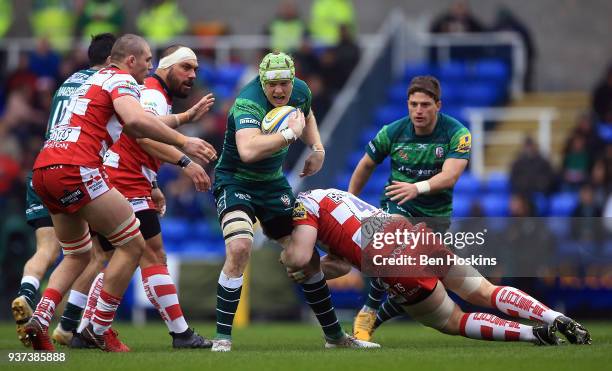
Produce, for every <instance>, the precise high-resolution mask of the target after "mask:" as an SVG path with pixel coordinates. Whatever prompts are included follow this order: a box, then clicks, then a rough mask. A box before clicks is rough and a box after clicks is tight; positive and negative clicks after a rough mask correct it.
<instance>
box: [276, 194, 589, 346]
mask: <svg viewBox="0 0 612 371" xmlns="http://www.w3.org/2000/svg"><path fill="white" fill-rule="evenodd" d="M372 216H381V217H383V216H390V215H389V214H386V213H385V212H384V211H382V210H380V209H377V208H375V207H374V206H372V205H370V204H368V203H366V202H364V201H362V200H360V199H359V198H357V197H355V196H353V195H351V194H350V193H347V192H343V191H339V190H336V189H317V190H314V191H311V192H305V193H300V194H299V196H298V200H297V203H296V206H295V209H294V214H293V220H294V226H295V228H294V230H293V233H292V235H291V243H290V245H289V246H288V247H287V248H286V249H285V250H284V251H283V252H282V254H281V260H282V261H283V263H284V264H285V265H286V266H287V268H288V271H289V272H290V275H291V276H292V277H293V278H294V279H296V280H304V279H308V278H309V277H310V276H311V275H312V273H310V272H309V271H307V270H304V268H305V267H307V266H309V262H310V261H311V260H312V259H314V258H318V254H316V253H314V254H313V251H315V250H314V247H315V243H319V245H320V246H325V247H326V248H327V250H328V251H327V252H328V253H329V255H328V256H327V257H325V258H326V259H323V261H326V263H322V265H323V270H324V271H325V276H326V277H327V278H333V277H339V276H342V275H344V274H346V273H348V272H349V271H350V269H351V268H350V267H351V265H352V266H353V267H355V268H357V269H361V268H362V263H364V261H362V257H363V256H362V253H363V251H362V248H361V226H362V222H363V221H364V219H365V218H368V217H372ZM392 225H393V229H396V228H401V229H408V230H412V231H426V227H425V225H424V224H423V223H420V224H417V225H416V226H413V225H412V224H410V223H409V222H408V221H407V220H401V221H399V222H394V223H392ZM438 245H439V246H431V245H429V246H427V248H428V250H427V251H429V253H431V254H442V255H444V254H452V253H451V252H450V251H449V250H447V249H446V248H445V247H444V246H443V245H441V244H438ZM417 250H418V249H417ZM414 251H415V250H411V249H405V250H403V253H406V254H414ZM421 251H423V250H421ZM328 257H329V258H328ZM328 259H329V260H328ZM310 265H312V263H310ZM315 274H321V273H315ZM379 279H380V280H382V283H383V285H384V287H386V288H387V289H388V291H389V293H390V295H391V296H392V300H393V303H394V304H395V305H398V306H401V307H402V309H403V310H404V311H405V312H406V313H408V314H409V315H410V316H411V317H412V318H414V319H415V320H417V321H419V322H421V323H422V324H424V325H425V326H428V327H432V328H435V329H437V330H439V331H440V332H443V333H446V334H449V335H461V336H465V337H468V338H472V339H484V340H499V341H526V342H532V343H535V344H539V345H557V344H559V342H560V339H559V338H558V337H557V336H556V334H555V332H556V331H559V332H561V333H562V334H563V335H565V337H566V338H567V339H568V340H569V341H570V342H571V343H573V344H590V343H591V337H590V335H589V332H588V331H587V330H586V329H585V328H584V327H583V326H581V325H580V324H578V323H577V322H576V321H574V320H572V319H571V318H569V317H567V316H565V315H564V314H563V313H559V312H556V311H554V310H552V309H550V308H548V307H547V306H546V305H544V304H542V303H540V302H539V301H538V300H536V299H534V298H533V297H531V296H529V295H528V294H526V293H524V292H522V291H520V290H518V289H516V288H514V287H510V286H495V285H493V284H491V283H490V282H489V281H488V280H487V279H485V278H484V277H482V276H481V275H480V274H479V273H478V272H477V271H476V270H475V269H474V268H473V267H471V266H452V267H450V269H449V271H448V274H447V275H446V276H442V278H441V279H440V280H439V279H438V278H437V277H435V276H430V277H384V278H379ZM446 289H449V290H451V291H453V292H454V293H456V294H458V295H459V296H460V297H461V298H462V299H464V300H466V301H467V302H469V303H471V304H474V305H478V306H482V307H486V308H495V309H498V310H499V311H501V312H502V313H505V314H507V315H510V316H513V317H520V318H525V319H530V320H536V321H539V322H543V323H544V324H543V325H538V326H528V325H523V324H520V323H518V322H514V321H507V320H504V319H501V318H499V317H497V316H495V315H493V314H489V313H478V312H477V313H464V312H463V311H462V310H461V308H460V307H459V306H458V305H457V304H456V303H454V302H453V301H452V299H451V298H450V297H449V296H448V294H447V293H446Z"/></svg>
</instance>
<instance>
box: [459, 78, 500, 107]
mask: <svg viewBox="0 0 612 371" xmlns="http://www.w3.org/2000/svg"><path fill="white" fill-rule="evenodd" d="M501 93H502V92H500V91H499V89H498V86H497V85H496V84H495V83H485V82H477V83H471V84H466V85H464V89H463V94H464V99H465V100H466V101H467V102H469V105H470V106H476V107H486V106H493V105H495V104H497V103H498V102H499V100H500V98H501V96H502V94H501Z"/></svg>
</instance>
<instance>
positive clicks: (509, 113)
mask: <svg viewBox="0 0 612 371" xmlns="http://www.w3.org/2000/svg"><path fill="white" fill-rule="evenodd" d="M465 113H466V115H467V117H468V121H469V122H470V130H471V132H472V153H471V159H470V163H471V166H472V172H473V173H474V174H475V175H476V176H478V177H480V178H482V177H483V176H484V174H485V158H484V156H485V145H501V144H520V143H521V141H522V139H523V136H524V131H515V132H514V133H503V134H502V133H497V134H496V135H495V136H491V135H489V133H487V130H486V129H485V122H487V121H522V122H525V123H526V124H529V123H533V122H534V121H536V122H537V123H538V134H537V140H538V144H539V147H540V151H541V152H542V154H543V155H544V156H549V155H550V152H551V148H552V146H551V143H552V140H551V138H552V121H553V120H555V119H556V118H557V117H558V111H557V110H556V109H555V108H551V107H528V108H466V109H465Z"/></svg>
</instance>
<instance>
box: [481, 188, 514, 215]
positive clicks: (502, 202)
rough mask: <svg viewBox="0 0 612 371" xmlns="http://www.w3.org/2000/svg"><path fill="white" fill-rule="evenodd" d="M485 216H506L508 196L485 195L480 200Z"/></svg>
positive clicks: (507, 212)
mask: <svg viewBox="0 0 612 371" xmlns="http://www.w3.org/2000/svg"><path fill="white" fill-rule="evenodd" d="M480 201H481V204H482V211H483V213H484V215H485V216H508V214H509V203H510V198H509V197H508V195H499V194H491V193H490V194H486V195H485V196H484V197H482V198H480Z"/></svg>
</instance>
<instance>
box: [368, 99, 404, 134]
mask: <svg viewBox="0 0 612 371" xmlns="http://www.w3.org/2000/svg"><path fill="white" fill-rule="evenodd" d="M407 115H408V108H407V107H406V105H403V104H402V105H399V104H392V105H385V106H382V107H379V108H378V109H377V110H376V113H375V114H374V124H375V125H376V127H378V128H381V127H382V126H383V125H387V124H390V123H392V122H393V121H397V120H399V119H401V118H402V117H404V116H407Z"/></svg>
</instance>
